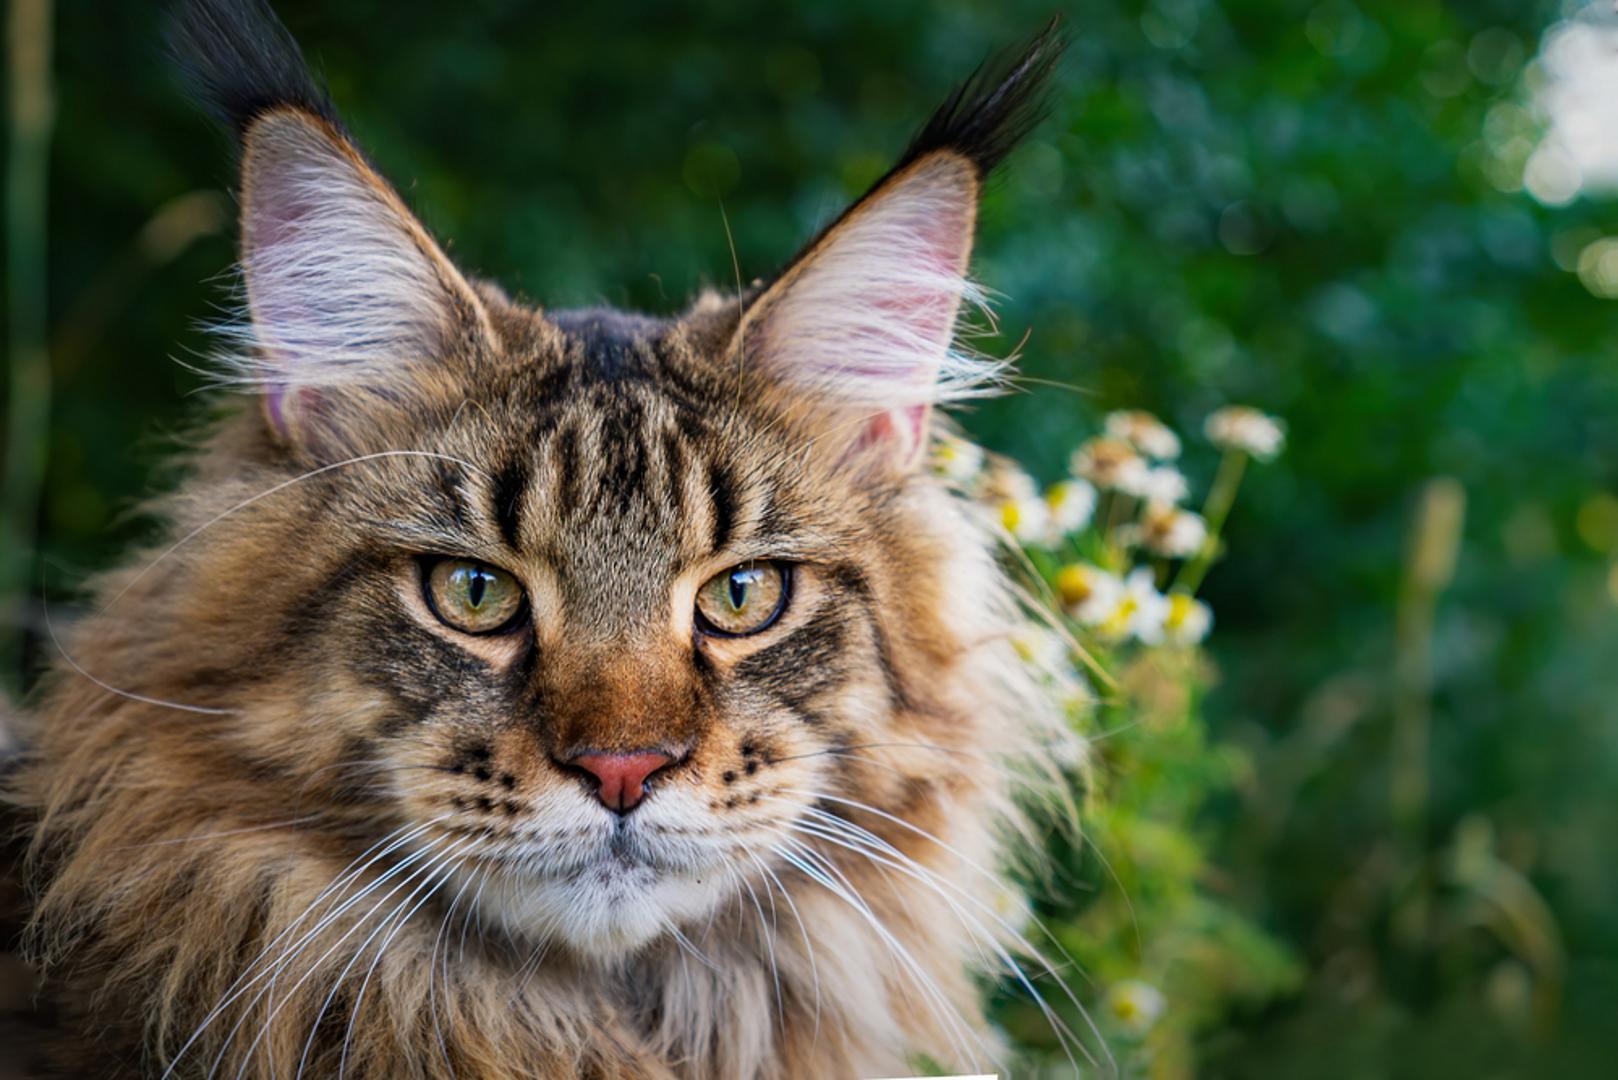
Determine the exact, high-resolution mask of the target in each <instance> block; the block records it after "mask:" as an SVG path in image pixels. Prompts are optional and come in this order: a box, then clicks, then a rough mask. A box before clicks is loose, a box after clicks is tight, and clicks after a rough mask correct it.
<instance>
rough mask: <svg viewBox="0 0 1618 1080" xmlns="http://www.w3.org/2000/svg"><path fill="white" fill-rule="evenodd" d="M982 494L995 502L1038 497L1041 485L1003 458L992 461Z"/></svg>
mask: <svg viewBox="0 0 1618 1080" xmlns="http://www.w3.org/2000/svg"><path fill="white" fill-rule="evenodd" d="M982 495H983V497H984V498H986V499H988V500H989V501H990V502H994V503H1000V502H1005V501H1006V500H1023V499H1038V498H1039V485H1038V484H1037V483H1035V482H1034V478H1033V477H1032V476H1029V475H1028V474H1027V473H1026V472H1024V471H1023V470H1021V469H1019V468H1018V467H1017V466H1016V465H1013V464H1012V463H1011V462H1009V461H1006V460H1004V459H1003V458H1002V459H997V460H995V461H994V462H993V463H991V464H990V465H989V468H988V470H987V471H986V472H984V474H983V485H982Z"/></svg>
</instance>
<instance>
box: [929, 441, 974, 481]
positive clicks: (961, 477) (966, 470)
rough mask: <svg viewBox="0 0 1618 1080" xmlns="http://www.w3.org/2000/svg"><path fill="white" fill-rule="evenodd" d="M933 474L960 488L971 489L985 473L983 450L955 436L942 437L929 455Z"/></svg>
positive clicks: (935, 443)
mask: <svg viewBox="0 0 1618 1080" xmlns="http://www.w3.org/2000/svg"><path fill="white" fill-rule="evenodd" d="M928 457H929V464H931V465H932V469H933V474H934V475H936V476H939V477H942V478H943V479H945V480H947V481H949V482H950V483H951V484H953V485H955V486H956V487H960V488H970V487H971V486H972V484H973V482H974V481H976V480H977V478H978V476H979V475H980V474H981V473H982V472H983V462H984V453H983V448H982V447H981V446H979V445H978V444H977V443H974V442H968V441H967V440H965V439H962V438H959V437H957V436H955V435H940V436H939V437H938V438H936V439H934V440H933V446H932V451H931V453H930V454H929V455H928Z"/></svg>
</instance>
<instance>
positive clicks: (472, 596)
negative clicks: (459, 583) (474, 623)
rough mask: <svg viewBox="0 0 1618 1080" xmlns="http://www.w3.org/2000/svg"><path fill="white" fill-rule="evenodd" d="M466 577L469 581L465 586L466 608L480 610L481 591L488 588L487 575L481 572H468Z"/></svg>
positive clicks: (481, 603)
mask: <svg viewBox="0 0 1618 1080" xmlns="http://www.w3.org/2000/svg"><path fill="white" fill-rule="evenodd" d="M467 577H468V578H470V579H471V580H470V581H468V583H467V586H466V602H467V606H469V607H474V608H480V607H482V606H483V591H484V589H485V588H487V587H488V575H487V574H485V573H484V572H483V571H482V570H472V571H468V573H467Z"/></svg>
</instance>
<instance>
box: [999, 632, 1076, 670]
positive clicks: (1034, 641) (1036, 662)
mask: <svg viewBox="0 0 1618 1080" xmlns="http://www.w3.org/2000/svg"><path fill="white" fill-rule="evenodd" d="M1011 647H1012V648H1013V649H1016V650H1017V655H1018V656H1020V657H1022V658H1023V660H1024V661H1026V662H1027V663H1029V664H1032V665H1033V666H1034V667H1036V668H1038V669H1039V670H1040V671H1060V670H1061V669H1063V668H1065V667H1068V666H1070V665H1069V664H1068V656H1067V642H1065V641H1063V640H1062V635H1060V634H1058V633H1057V632H1056V631H1054V630H1052V629H1051V628H1050V627H1048V626H1043V625H1041V624H1039V623H1035V622H1029V623H1025V624H1024V625H1022V626H1020V627H1018V629H1017V632H1016V633H1014V634H1012V635H1011Z"/></svg>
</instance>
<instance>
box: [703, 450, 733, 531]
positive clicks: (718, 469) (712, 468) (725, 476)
mask: <svg viewBox="0 0 1618 1080" xmlns="http://www.w3.org/2000/svg"><path fill="white" fill-rule="evenodd" d="M708 497H709V499H710V500H712V503H713V539H712V542H711V545H710V546H711V548H712V550H714V551H723V550H724V549H725V546H726V545H727V544H729V543H730V541H731V534H732V532H733V531H734V530H735V528H736V492H735V490H734V488H733V486H732V479H731V475H730V470H728V469H727V468H726V467H725V466H723V465H721V464H719V463H718V462H711V463H710V464H709V465H708Z"/></svg>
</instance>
